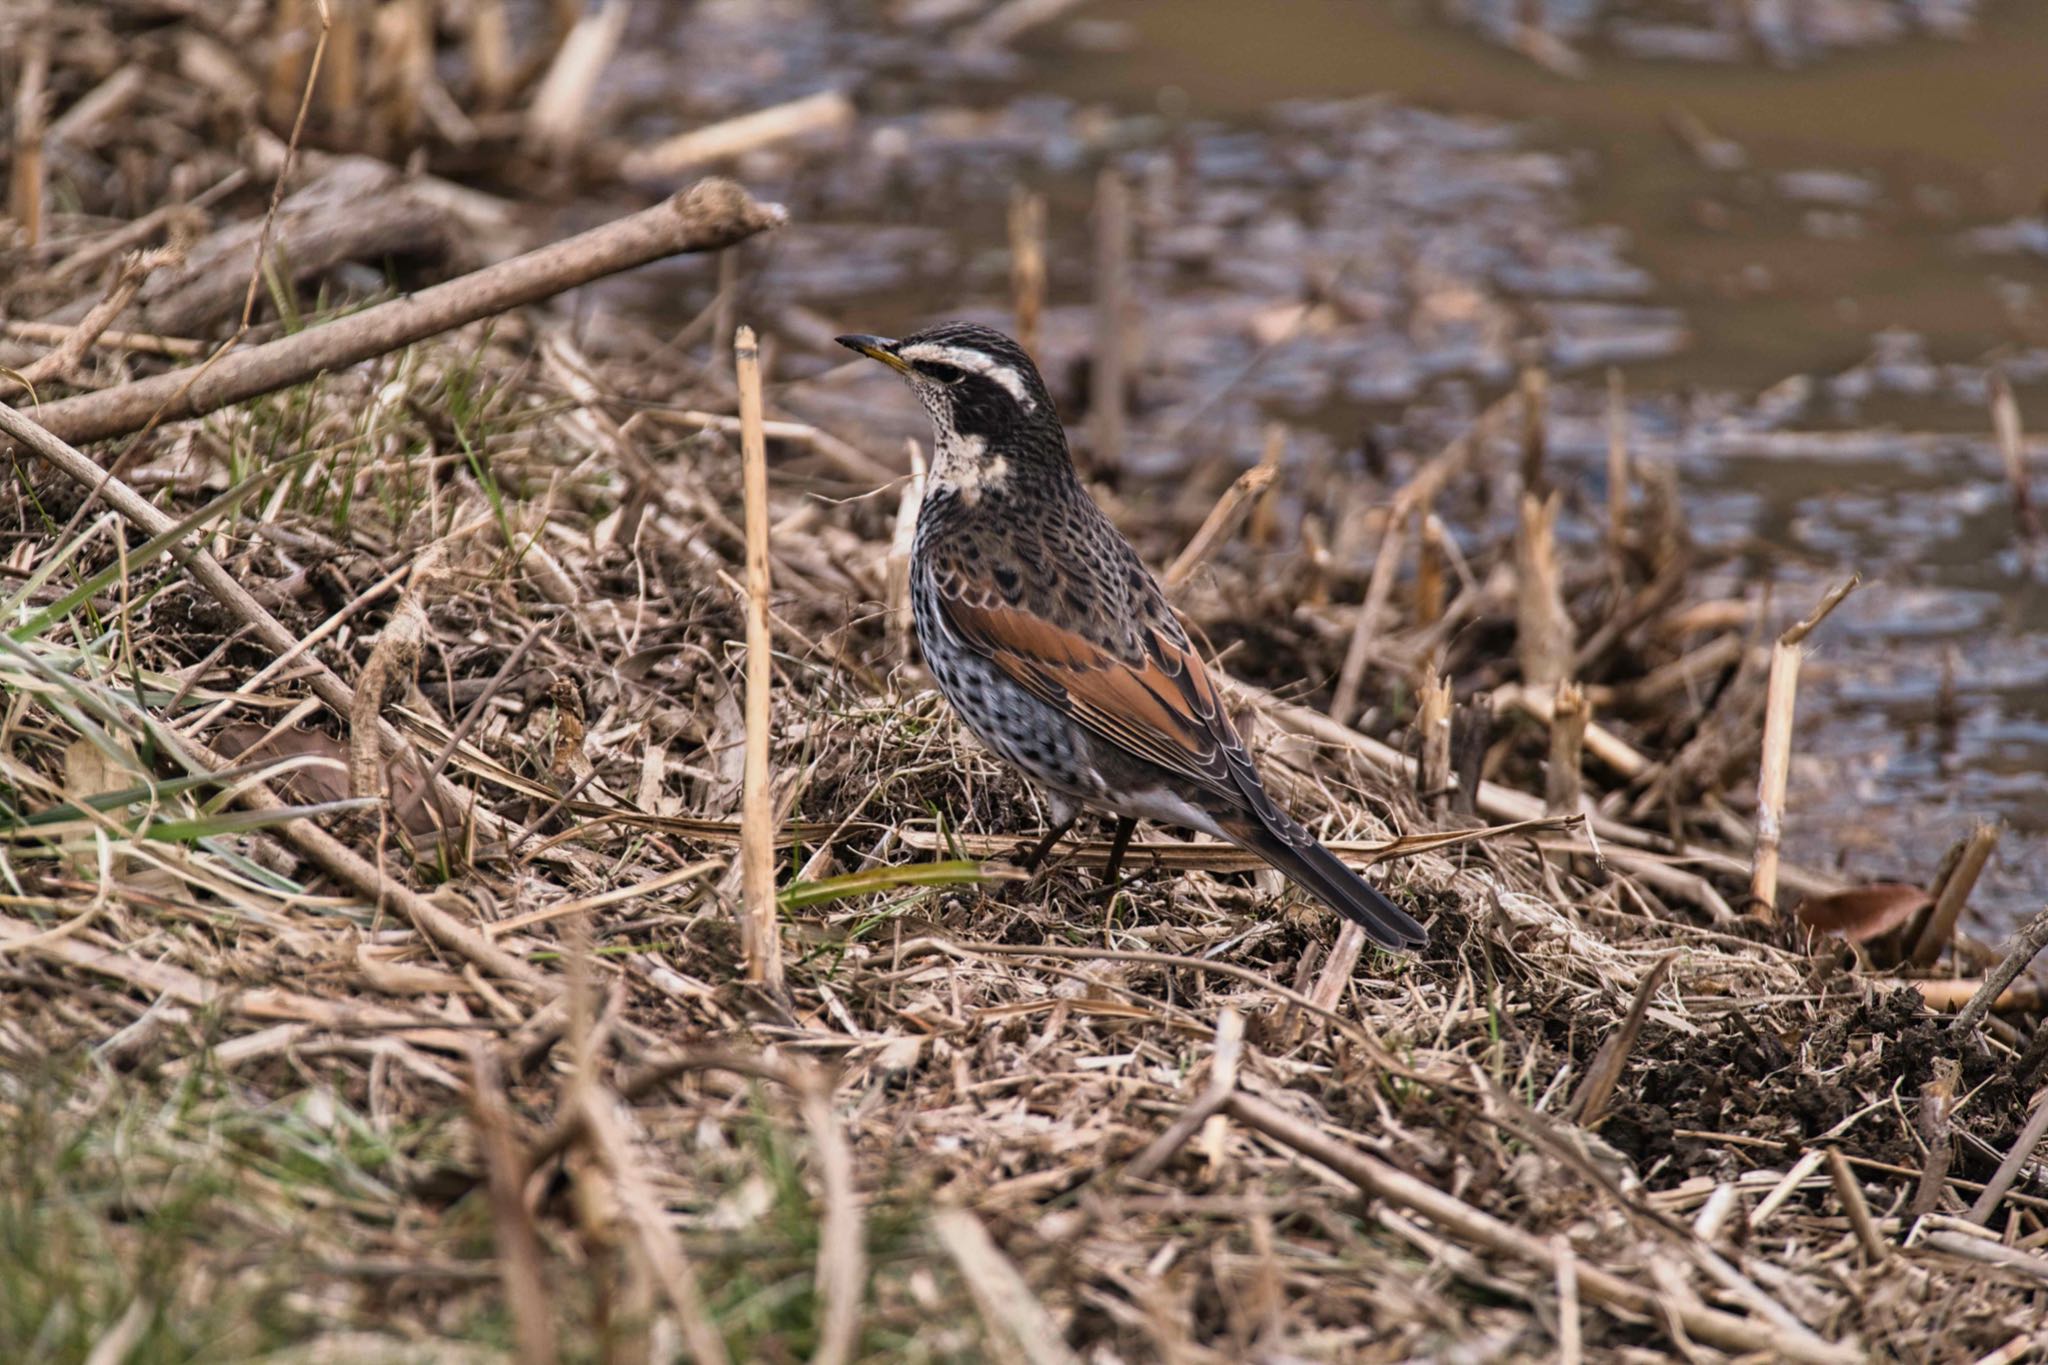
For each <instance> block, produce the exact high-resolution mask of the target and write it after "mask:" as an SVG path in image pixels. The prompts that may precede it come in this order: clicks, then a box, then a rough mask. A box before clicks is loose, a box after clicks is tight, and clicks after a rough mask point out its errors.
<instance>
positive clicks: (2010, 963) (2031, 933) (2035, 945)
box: [1949, 910, 2048, 1038]
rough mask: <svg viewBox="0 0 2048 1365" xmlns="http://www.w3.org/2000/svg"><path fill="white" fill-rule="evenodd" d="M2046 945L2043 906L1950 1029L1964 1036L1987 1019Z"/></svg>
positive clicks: (2046, 918) (2012, 940)
mask: <svg viewBox="0 0 2048 1365" xmlns="http://www.w3.org/2000/svg"><path fill="white" fill-rule="evenodd" d="M2043 948H2048V910H2043V911H2041V912H2040V913H2039V914H2037V915H2035V916H2034V917H2033V918H2032V919H2030V920H2028V921H2027V922H2026V924H2025V925H2024V926H2022V927H2021V929H2020V931H2019V932H2018V933H2016V934H2014V935H2013V936H2012V937H2011V938H2009V939H2007V940H2006V943H2005V951H2004V955H2003V956H2002V957H2000V958H1999V960H1998V965H1997V966H1996V967H1993V968H1992V969H1991V970H1990V971H1989V972H1986V973H1985V975H1984V984H1983V985H1981V986H1979V987H1978V988H1977V993H1976V994H1975V995H1973V996H1971V997H1970V1003H1969V1004H1967V1005H1965V1006H1963V1011H1962V1013H1961V1014H1958V1015H1957V1016H1956V1020H1955V1022H1954V1023H1953V1024H1950V1025H1949V1033H1950V1034H1951V1035H1953V1036H1954V1037H1957V1038H1961V1037H1963V1036H1965V1035H1966V1034H1968V1033H1969V1032H1971V1030H1973V1029H1975V1028H1976V1027H1977V1025H1979V1024H1981V1023H1983V1022H1984V1016H1985V1015H1986V1014H1988V1013H1990V1012H1991V1010H1992V1008H1993V1007H1994V1006H1995V1005H1996V1003H1997V1001H1998V998H1999V996H2000V995H2002V994H2003V993H2004V991H2005V988H2006V987H2007V986H2010V985H2011V984H2012V983H2013V981H2014V980H2015V979H2016V978H2017V977H2018V976H2019V974H2020V973H2021V972H2023V971H2025V970H2026V969H2027V964H2028V963H2030V962H2032V961H2033V960H2034V958H2035V957H2037V956H2038V955H2039V954H2040V952H2041V950H2042V949H2043Z"/></svg>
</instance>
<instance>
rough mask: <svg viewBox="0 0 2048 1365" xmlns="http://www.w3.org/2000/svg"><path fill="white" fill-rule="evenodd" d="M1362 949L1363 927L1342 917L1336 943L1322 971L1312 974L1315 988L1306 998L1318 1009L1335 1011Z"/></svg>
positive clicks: (1363, 949) (1363, 947)
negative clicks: (1342, 922) (1341, 924)
mask: <svg viewBox="0 0 2048 1365" xmlns="http://www.w3.org/2000/svg"><path fill="white" fill-rule="evenodd" d="M1364 951H1365V930H1364V929H1362V928H1360V927H1359V925H1358V923H1357V922H1356V921H1354V920H1348V919H1347V920H1345V921H1344V927H1343V928H1341V929H1339V930H1338V931H1337V942H1336V944H1335V946H1333V947H1332V948H1331V949H1330V957H1329V960H1328V961H1327V962H1325V963H1323V969H1322V971H1320V972H1318V973H1317V974H1316V984H1315V988H1314V989H1313V990H1311V991H1310V992H1309V996H1308V998H1309V999H1311V1000H1313V1001H1315V1002H1316V1006H1317V1007H1318V1008H1319V1009H1322V1010H1325V1011H1328V1012H1335V1010H1336V1008H1337V1002H1338V1001H1340V1000H1342V999H1343V998H1344V988H1345V987H1346V986H1348V985H1350V984H1351V974H1352V972H1354V971H1356V970H1357V969H1358V959H1359V956H1360V954H1362V953H1363V952H1364Z"/></svg>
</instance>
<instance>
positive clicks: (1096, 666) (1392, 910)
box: [840, 324, 1426, 948]
mask: <svg viewBox="0 0 2048 1365" xmlns="http://www.w3.org/2000/svg"><path fill="white" fill-rule="evenodd" d="M840 341H841V343H842V344H844V345H846V346H849V347H851V348H852V349H854V350H856V351H859V352H860V353H861V354H863V355H867V356H870V357H872V358H874V359H876V360H879V361H882V362H883V363H884V364H887V365H888V366H890V367H891V368H892V369H895V370H896V371H898V372H899V373H901V374H902V375H903V376H904V377H905V378H906V379H907V380H909V381H910V384H911V388H912V390H913V391H914V392H915V393H916V394H917V396H918V398H919V399H920V400H921V401H922V402H923V403H924V405H925V408H926V410H927V411H928V412H929V413H930V414H931V417H932V424H933V429H934V434H935V437H936V440H935V445H934V458H933V464H932V470H931V474H930V476H929V478H928V480H927V483H926V489H925V498H924V505H923V507H922V508H921V509H920V511H919V515H918V524H917V540H916V544H915V546H914V547H913V550H912V560H911V601H912V607H913V611H914V614H915V617H916V624H917V636H918V643H919V645H920V647H921V648H922V649H923V650H924V654H925V658H926V660H927V661H928V662H929V663H930V664H931V667H932V671H933V673H934V674H935V675H936V676H937V677H938V680H939V687H940V690H941V691H943V692H944V693H945V695H946V697H947V699H948V700H949V701H951V702H952V703H953V706H954V708H955V709H956V710H957V711H958V712H959V713H960V715H961V717H962V719H964V720H965V721H966V723H967V725H968V728H969V729H971V730H973V731H974V733H975V735H976V736H977V737H979V738H980V739H981V740H982V742H983V743H985V744H987V745H988V746H989V747H990V748H991V749H993V750H994V751H995V752H996V753H997V754H998V755H999V756H1000V757H1002V758H1003V759H1004V760H1006V761H1007V762H1009V763H1010V764H1012V765H1013V766H1015V767H1017V768H1019V769H1020V770H1022V771H1023V772H1024V773H1025V775H1026V776H1028V777H1030V778H1032V779H1033V780H1034V781H1036V782H1038V783H1039V784H1040V785H1041V786H1043V787H1044V788H1045V789H1046V790H1047V792H1048V794H1049V795H1050V797H1051V801H1052V806H1053V814H1054V816H1055V820H1056V824H1055V827H1054V829H1053V830H1052V831H1051V832H1050V834H1049V835H1048V836H1047V838H1046V840H1045V842H1044V843H1043V844H1041V845H1040V847H1039V853H1038V854H1037V855H1034V856H1035V857H1036V856H1042V855H1043V853H1044V851H1045V850H1046V849H1047V848H1049V847H1050V846H1051V844H1052V843H1053V841H1054V840H1056V839H1057V838H1058V837H1059V836H1060V835H1061V834H1063V833H1064V832H1065V831H1066V829H1067V828H1068V827H1069V826H1070V825H1071V824H1072V823H1073V821H1074V819H1075V817H1076V816H1077V815H1078V814H1079V812H1080V810H1081V809H1082V808H1084V807H1089V808H1094V809H1097V810H1104V811H1108V812H1110V813H1112V814H1114V815H1116V816H1118V817H1120V819H1121V823H1120V824H1119V826H1118V829H1117V842H1116V852H1115V854H1114V855H1113V856H1112V859H1111V863H1112V868H1111V875H1112V876H1114V870H1115V864H1116V862H1117V861H1118V860H1119V859H1120V857H1121V854H1122V851H1123V846H1124V842H1125V841H1126V840H1127V839H1128V838H1129V835H1130V829H1131V825H1132V823H1133V822H1134V821H1135V819H1137V818H1140V817H1142V818H1147V819H1155V820H1160V821H1163V822H1165V823H1168V824H1173V825H1180V826H1184V827H1187V828H1191V829H1198V830H1202V831H1204V832H1205V833H1209V834H1213V835H1216V836H1218V837H1221V838H1224V839H1228V840H1230V841H1231V842H1233V843H1235V844H1238V845H1239V846H1241V847H1243V848H1246V849H1249V850H1250V851H1252V852H1254V853H1257V854H1258V855H1259V856H1260V857H1262V858H1264V859H1266V861H1268V862H1269V863H1271V864H1272V865H1273V866H1275V867H1277V868H1279V869H1280V870H1281V871H1282V872H1284V873H1286V874H1287V875H1288V876H1289V877H1291V878H1293V879H1294V880H1295V881H1296V882H1298V883H1299V884H1301V885H1302V886H1304V887H1306V888H1307V889H1308V890H1310V891H1312V892H1313V893H1315V895H1316V896H1317V897H1319V898H1320V899H1321V900H1323V901H1324V902H1325V903H1327V904H1328V905H1330V906H1331V907H1332V908H1333V909H1336V910H1338V911H1339V912H1341V913H1342V914H1344V915H1346V916H1348V917H1349V918H1351V919H1353V920H1355V921H1357V922H1358V923H1359V924H1360V925H1361V926H1362V927H1363V928H1364V929H1365V930H1366V932H1367V933H1369V934H1370V935H1371V936H1372V937H1373V938H1374V939H1376V940H1378V941H1379V942H1380V943H1382V944H1385V945H1386V946H1388V947H1392V948H1412V947H1415V946H1418V945H1420V944H1421V943H1422V942H1423V941H1424V939H1425V937H1426V935H1425V933H1424V931H1423V929H1422V926H1421V925H1419V924H1417V923H1416V922H1415V920H1414V919H1413V918H1412V917H1410V916H1409V915H1408V913H1407V912H1406V911H1404V910H1402V909H1401V908H1400V907H1399V906H1397V905H1395V904H1393V903H1392V902H1391V901H1389V900H1387V899H1386V898H1385V897H1384V896H1382V895H1381V894H1380V893H1379V892H1377V891H1375V890H1373V889H1372V888H1371V887H1370V886H1368V885H1366V884H1365V882H1363V881H1362V880H1360V879H1359V878H1358V876H1357V875H1356V874H1354V873H1353V872H1352V871H1351V870H1350V869H1349V868H1347V867H1345V866H1344V865H1343V864H1342V863H1341V862H1339V861H1338V860H1337V858H1336V857H1335V856H1334V855H1333V854H1331V853H1330V852H1329V850H1327V849H1325V848H1324V847H1323V846H1322V845H1321V844H1319V843H1317V842H1316V840H1315V838H1314V836H1312V835H1311V834H1309V832H1308V831H1307V830H1305V829H1303V828H1302V827H1301V826H1300V825H1299V824H1297V823H1296V822H1295V821H1294V820H1292V819H1290V818H1289V817H1288V816H1287V814H1286V813H1285V812H1283V811H1282V810H1280V808H1279V807H1278V806H1276V805H1274V804H1273V801H1272V799H1271V798H1270V797H1269V796H1267V794H1266V790H1265V787H1264V785H1263V784H1262V783H1261V782H1260V781H1259V775H1258V772H1257V770H1256V769H1255V768H1254V767H1253V766H1252V761H1251V757H1250V755H1249V754H1248V753H1247V752H1246V750H1245V747H1244V741H1243V740H1242V739H1241V738H1240V737H1239V735H1238V733H1237V729H1236V727H1235V726H1234V725H1232V723H1231V720H1230V716H1229V714H1228V712H1226V711H1225V709H1224V707H1223V704H1222V702H1221V700H1220V699H1219V698H1218V696H1217V693H1216V689H1215V686H1214V684H1212V683H1211V682H1210V680H1209V675H1208V672H1207V670H1206V669H1205V668H1204V667H1203V664H1202V659H1201V656H1200V655H1199V654H1197V653H1196V652H1195V649H1194V647H1193V645H1191V644H1190V643H1189V641H1188V636H1187V632H1186V631H1185V630H1184V629H1183V628H1182V627H1181V624H1180V621H1179V619H1178V618H1177V617H1176V616H1175V615H1174V613H1173V609H1172V608H1171V607H1170V606H1168V604H1167V601H1166V595H1165V594H1164V593H1163V592H1162V591H1161V590H1160V587H1159V584H1158V582H1157V581H1156V580H1155V579H1154V578H1153V577H1152V575H1151V574H1150V573H1149V572H1148V571H1147V570H1146V569H1145V566H1144V564H1143V563H1142V562H1141V561H1140V560H1139V558H1138V555H1137V552H1136V551H1135V550H1133V549H1132V548H1131V545H1130V542H1128V541H1127V540H1125V539H1124V538H1123V536H1122V534H1120V533H1119V532H1118V531H1117V529H1116V528H1115V526H1113V525H1112V524H1111V523H1110V521H1109V519H1108V518H1107V517H1105V516H1104V515H1103V514H1102V511H1101V509H1100V508H1098V507H1097V506H1096V505H1095V503H1094V500H1093V499H1091V498H1090V497H1089V496H1088V493H1087V491H1086V490H1085V489H1084V488H1082V486H1081V482H1080V480H1079V479H1078V478H1077V477H1076V476H1075V474H1074V469H1073V463H1072V461H1071V460H1070V459H1069V457H1068V454H1067V444H1066V436H1065V433H1064V432H1063V431H1062V429H1061V427H1060V423H1059V418H1058V415H1057V414H1056V413H1055V412H1054V410H1053V405H1052V400H1051V397H1050V396H1049V395H1048V394H1047V393H1046V391H1045V385H1044V383H1043V382H1042V381H1041V380H1040V378H1039V375H1038V371H1037V369H1036V367H1035V366H1033V365H1032V363H1031V360H1030V358H1029V357H1028V356H1026V355H1025V354H1024V353H1023V351H1022V350H1021V349H1019V348H1018V346H1017V345H1016V343H1014V342H1012V341H1010V340H1009V339H1008V338H1007V337H1004V336H1003V335H1002V334H1000V333H998V332H994V331H991V330H989V329H988V328H985V327H976V326H970V325H966V324H948V325H945V326H941V327H935V328H931V329H929V330H927V331H924V332H920V333H918V334H917V335H915V336H910V337H905V338H903V339H902V340H900V341H888V340H885V339H883V338H880V337H872V336H848V337H841V338H840Z"/></svg>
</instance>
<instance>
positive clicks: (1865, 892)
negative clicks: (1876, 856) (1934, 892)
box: [1792, 882, 1932, 943]
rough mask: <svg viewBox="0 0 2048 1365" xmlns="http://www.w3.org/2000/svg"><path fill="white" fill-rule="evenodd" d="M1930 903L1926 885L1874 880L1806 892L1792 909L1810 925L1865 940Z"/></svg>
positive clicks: (1907, 918) (1903, 921)
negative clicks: (1816, 893)
mask: <svg viewBox="0 0 2048 1365" xmlns="http://www.w3.org/2000/svg"><path fill="white" fill-rule="evenodd" d="M1931 903H1932V902H1931V901H1930V900H1929V899H1928V895H1927V890H1926V888H1925V887H1919V886H1907V885H1906V884H1905V883H1903V882H1873V883H1871V884H1870V885H1869V886H1852V887H1850V888H1849V889H1848V890H1846V891H1836V892H1832V893H1830V894H1829V895H1825V896H1808V897H1807V898H1806V899H1805V900H1803V901H1801V902H1799V908H1798V909H1797V910H1795V911H1793V912H1792V913H1793V914H1794V915H1796V916H1798V918H1799V922H1800V923H1801V924H1803V925H1805V926H1806V927H1807V928H1809V929H1816V930H1818V931H1820V932H1821V933H1823V934H1838V935H1840V936H1841V937H1843V938H1845V939H1848V940H1849V941H1850V942H1851V943H1868V942H1869V941H1870V940H1872V939H1874V938H1878V937H1880V936H1882V935H1884V934H1887V933H1890V932H1891V931H1892V930H1893V929H1896V928H1898V927H1899V926H1900V925H1902V924H1904V923H1905V922H1906V921H1907V920H1910V919H1911V918H1913V916H1915V915H1917V914H1919V913H1920V912H1921V911H1922V910H1925V909H1926V908H1927V907H1928V906H1929V905H1930V904H1931Z"/></svg>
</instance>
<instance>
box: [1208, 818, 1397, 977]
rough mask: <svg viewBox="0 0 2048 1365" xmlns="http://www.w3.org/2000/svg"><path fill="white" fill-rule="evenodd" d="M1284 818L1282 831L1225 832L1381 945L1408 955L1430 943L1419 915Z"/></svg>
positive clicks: (1246, 826) (1260, 826)
mask: <svg viewBox="0 0 2048 1365" xmlns="http://www.w3.org/2000/svg"><path fill="white" fill-rule="evenodd" d="M1280 818H1281V819H1282V820H1284V821H1286V827H1284V828H1283V829H1282V830H1280V831H1275V830H1273V829H1270V828H1268V827H1267V826H1266V824H1265V823H1264V822H1262V821H1258V820H1246V821H1244V822H1243V823H1242V824H1241V825H1239V826H1238V827H1237V828H1232V829H1226V830H1225V833H1227V834H1228V835H1229V836H1230V837H1231V838H1232V839H1234V840H1235V841H1236V842H1238V843H1239V844H1241V845H1243V846H1244V847H1245V848H1246V849H1248V850H1250V851H1251V852H1253V853H1256V854H1258V855H1259V856H1260V857H1261V858H1264V859H1265V860H1266V861H1267V862H1269V863H1271V864H1272V865H1273V866H1274V867H1276V868H1278V869H1280V871H1282V872H1284V873H1286V874H1287V875H1288V876H1289V877H1290V878H1292V879H1293V880H1294V882H1295V883H1296V884H1297V885H1299V886H1301V887H1302V888H1303V889H1305V890H1307V891H1310V892H1312V893H1314V895H1315V896H1316V898H1317V899H1318V900H1320V901H1322V902H1323V904H1325V905H1327V906H1329V907H1330V908H1331V909H1332V910H1335V911H1336V912H1337V913H1338V914H1340V915H1342V916H1344V918H1346V919H1348V920H1350V921H1352V922H1353V923H1355V924H1357V925H1358V927H1359V928H1361V929H1363V930H1365V932H1366V933H1367V934H1368V935H1369V936H1370V937H1371V938H1372V940H1373V941H1374V942H1375V943H1378V944H1380V945H1382V946H1383V947H1387V948H1392V949H1395V950H1397V951H1408V950H1411V949H1415V948H1420V947H1421V946H1422V945H1423V944H1424V943H1426V942H1428V941H1429V933H1428V931H1427V930H1425V929H1424V928H1423V927H1422V925H1421V924H1419V923H1417V922H1416V920H1415V917H1414V916H1413V915H1410V914H1409V913H1408V912H1407V911H1406V910H1403V909H1402V908H1401V907H1400V906H1398V905H1396V904H1394V903H1393V902H1392V901H1390V900H1388V899H1387V898H1386V897H1385V896H1382V895H1381V894H1380V893H1379V892H1377V891H1375V890H1373V889H1372V888H1371V887H1370V886H1368V885H1366V883H1365V882H1364V880H1363V879H1361V878H1360V877H1359V875H1358V874H1357V873H1355V872H1353V871H1352V870H1351V869H1350V868H1348V867H1346V866H1344V864H1343V863H1341V862H1339V861H1337V855H1336V854H1334V853H1332V852H1330V850H1328V849H1327V848H1324V847H1323V846H1322V845H1321V844H1319V843H1317V842H1316V840H1315V836H1314V835H1312V834H1310V833H1309V832H1308V831H1307V830H1305V829H1303V828H1301V826H1299V825H1296V824H1294V822H1293V821H1291V820H1287V818H1286V817H1285V816H1284V815H1283V816H1281V817H1280ZM1290 836H1291V837H1290Z"/></svg>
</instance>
